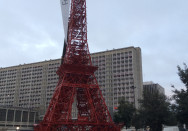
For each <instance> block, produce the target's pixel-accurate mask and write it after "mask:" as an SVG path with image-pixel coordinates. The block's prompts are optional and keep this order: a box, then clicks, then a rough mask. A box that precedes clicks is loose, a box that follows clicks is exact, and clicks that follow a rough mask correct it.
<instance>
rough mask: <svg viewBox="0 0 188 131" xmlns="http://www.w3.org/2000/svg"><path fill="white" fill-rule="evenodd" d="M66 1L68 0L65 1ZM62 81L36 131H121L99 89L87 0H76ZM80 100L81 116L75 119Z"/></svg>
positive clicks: (68, 36) (70, 22)
mask: <svg viewBox="0 0 188 131" xmlns="http://www.w3.org/2000/svg"><path fill="white" fill-rule="evenodd" d="M64 1H65V4H66V2H67V0H64ZM65 43H67V44H66V50H65V51H66V52H65V53H64V56H63V58H62V60H63V62H62V64H61V66H60V68H59V70H58V71H57V74H58V75H59V82H58V84H57V87H56V89H55V92H54V95H53V97H52V99H51V102H50V104H49V107H48V109H47V112H46V114H45V116H44V119H43V121H42V122H41V123H40V124H39V125H38V126H37V127H36V128H35V130H36V131H57V130H58V131H118V130H119V128H117V127H116V126H115V125H114V123H113V121H112V118H111V116H110V113H109V111H108V109H107V106H106V104H105V101H104V98H103V97H102V93H101V91H100V89H99V86H98V83H97V80H96V78H95V75H94V72H95V71H96V70H97V67H94V66H92V63H91V57H90V53H89V50H88V43H87V19H86V0H72V1H71V4H70V17H69V23H68V35H67V41H65ZM74 101H75V102H76V107H77V110H78V114H77V119H72V116H71V111H72V104H73V102H74Z"/></svg>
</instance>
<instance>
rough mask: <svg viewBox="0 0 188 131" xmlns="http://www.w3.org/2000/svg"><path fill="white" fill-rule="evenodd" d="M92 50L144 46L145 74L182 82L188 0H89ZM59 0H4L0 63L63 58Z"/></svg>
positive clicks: (166, 82) (0, 1) (187, 53)
mask: <svg viewBox="0 0 188 131" xmlns="http://www.w3.org/2000/svg"><path fill="white" fill-rule="evenodd" d="M87 18H88V43H89V49H90V52H91V53H93V52H98V51H105V50H107V49H108V50H111V49H113V48H115V49H117V48H123V47H129V46H135V47H140V48H141V49H142V63H143V79H144V81H153V82H155V83H159V84H160V85H162V86H163V87H164V88H165V91H166V94H167V95H170V94H171V93H170V90H171V87H170V86H171V84H173V85H175V86H176V87H177V88H181V87H183V84H181V81H180V80H179V77H178V75H177V65H180V66H182V67H183V62H185V63H187V64H188V0H87ZM63 39H64V32H63V22H62V15H61V8H60V0H0V67H8V66H14V65H19V64H24V63H32V62H39V61H44V60H49V59H57V58H60V57H61V54H62V50H63Z"/></svg>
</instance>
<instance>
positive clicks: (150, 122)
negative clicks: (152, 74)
mask: <svg viewBox="0 0 188 131" xmlns="http://www.w3.org/2000/svg"><path fill="white" fill-rule="evenodd" d="M172 115H173V114H172V112H171V111H170V102H169V101H168V99H167V98H166V96H165V95H163V94H160V93H159V92H157V91H156V92H154V93H150V92H146V91H144V93H143V99H142V100H140V109H139V110H138V113H137V117H136V119H140V121H141V122H142V123H139V124H138V123H136V124H137V125H144V126H145V127H146V126H150V128H151V130H152V131H162V125H163V124H168V123H170V121H171V120H169V118H170V117H171V116H172ZM136 124H135V126H136Z"/></svg>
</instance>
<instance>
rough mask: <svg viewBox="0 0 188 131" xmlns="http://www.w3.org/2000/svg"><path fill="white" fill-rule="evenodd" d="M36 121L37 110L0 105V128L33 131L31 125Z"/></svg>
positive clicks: (3, 129) (13, 130) (14, 130)
mask: <svg viewBox="0 0 188 131" xmlns="http://www.w3.org/2000/svg"><path fill="white" fill-rule="evenodd" d="M37 122H38V113H37V111H34V110H30V109H27V108H19V107H7V106H1V107H0V130H2V131H5V130H11V131H16V130H17V129H19V131H23V130H24V131H33V125H34V124H35V123H37Z"/></svg>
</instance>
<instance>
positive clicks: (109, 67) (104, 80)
mask: <svg viewBox="0 0 188 131" xmlns="http://www.w3.org/2000/svg"><path fill="white" fill-rule="evenodd" d="M92 63H93V65H95V66H98V67H99V69H98V70H97V71H96V72H95V75H96V78H97V80H98V83H99V87H100V88H101V90H102V93H103V96H104V98H105V101H106V105H107V106H108V107H109V108H112V109H113V110H115V108H116V107H117V106H118V101H119V100H120V99H122V98H123V99H125V100H127V101H129V102H131V103H133V104H134V105H135V107H136V108H138V99H140V98H141V97H142V90H143V79H142V58H141V49H140V48H134V47H128V48H121V49H115V50H109V51H103V52H98V53H93V54H92Z"/></svg>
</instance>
